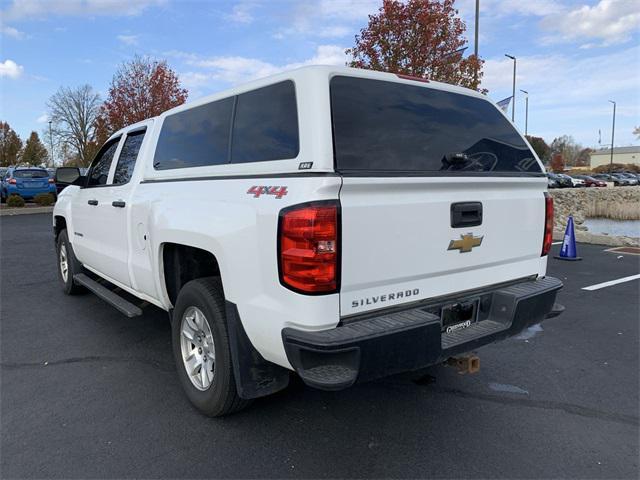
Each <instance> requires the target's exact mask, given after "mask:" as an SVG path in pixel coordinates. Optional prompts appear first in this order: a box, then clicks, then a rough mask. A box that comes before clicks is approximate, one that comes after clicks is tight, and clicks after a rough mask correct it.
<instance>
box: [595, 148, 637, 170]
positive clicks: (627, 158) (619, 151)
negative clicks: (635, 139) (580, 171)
mask: <svg viewBox="0 0 640 480" xmlns="http://www.w3.org/2000/svg"><path fill="white" fill-rule="evenodd" d="M609 162H611V149H610V148H603V149H600V150H596V151H595V152H592V153H591V163H590V165H591V168H595V167H598V166H600V165H609ZM613 163H633V164H636V165H640V146H633V147H615V148H614V149H613Z"/></svg>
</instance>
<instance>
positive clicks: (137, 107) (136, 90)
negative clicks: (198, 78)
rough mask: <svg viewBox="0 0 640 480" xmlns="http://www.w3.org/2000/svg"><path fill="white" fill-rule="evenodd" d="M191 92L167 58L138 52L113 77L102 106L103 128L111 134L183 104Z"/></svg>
mask: <svg viewBox="0 0 640 480" xmlns="http://www.w3.org/2000/svg"><path fill="white" fill-rule="evenodd" d="M188 95H189V92H188V91H187V90H186V89H185V88H182V87H181V85H180V80H179V79H178V76H177V75H176V74H175V72H174V71H173V70H171V68H169V66H168V65H167V62H166V61H165V60H162V61H158V60H151V59H150V58H148V57H140V56H137V55H136V56H135V57H134V58H133V60H131V61H129V62H125V63H123V64H122V65H121V66H120V68H119V69H118V71H117V72H116V74H115V75H114V76H113V79H112V80H111V86H110V87H109V96H108V98H107V100H106V101H105V102H104V104H103V105H102V110H101V118H102V121H103V128H104V129H105V131H106V132H108V133H109V134H110V133H113V132H115V131H116V130H119V129H120V128H122V127H125V126H127V125H131V124H133V123H136V122H139V121H141V120H145V119H147V118H150V117H155V116H156V115H159V114H161V113H162V112H164V111H166V110H169V109H170V108H173V107H177V106H178V105H182V104H183V103H184V102H185V101H186V100H187V96H188Z"/></svg>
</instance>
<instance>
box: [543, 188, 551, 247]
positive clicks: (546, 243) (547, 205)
mask: <svg viewBox="0 0 640 480" xmlns="http://www.w3.org/2000/svg"><path fill="white" fill-rule="evenodd" d="M552 241H553V198H552V197H551V195H549V193H547V192H544V237H543V238H542V254H541V256H542V257H544V256H545V255H547V254H548V253H549V250H551V242H552Z"/></svg>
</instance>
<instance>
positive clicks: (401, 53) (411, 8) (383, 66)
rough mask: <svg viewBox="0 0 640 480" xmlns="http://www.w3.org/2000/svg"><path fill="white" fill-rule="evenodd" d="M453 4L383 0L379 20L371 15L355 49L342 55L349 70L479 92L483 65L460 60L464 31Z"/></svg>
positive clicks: (470, 58)
mask: <svg viewBox="0 0 640 480" xmlns="http://www.w3.org/2000/svg"><path fill="white" fill-rule="evenodd" d="M453 3H454V0H443V1H437V0H409V1H407V2H400V1H398V0H384V1H383V4H382V7H380V10H379V12H378V14H377V15H369V25H367V27H366V28H363V29H362V30H360V35H356V38H355V43H356V44H355V46H354V47H353V48H350V49H348V50H347V51H346V53H347V54H348V55H351V57H352V60H351V62H348V63H347V65H348V66H351V67H355V68H366V69H369V70H380V71H384V72H392V73H400V74H405V75H412V76H415V77H422V78H429V79H432V80H436V81H439V82H445V83H450V84H453V85H461V86H463V87H467V88H472V89H475V90H477V89H478V86H479V85H480V80H481V79H482V64H483V63H484V60H481V59H480V58H476V57H475V55H471V56H468V57H466V58H464V57H463V52H462V51H460V50H461V49H462V48H463V47H464V46H465V43H466V39H465V37H464V32H465V31H466V26H465V24H464V22H463V21H462V20H461V19H460V18H459V17H458V16H457V15H458V11H457V10H456V9H455V8H454V7H453ZM476 70H477V76H476V75H475V74H476ZM484 92H486V90H484Z"/></svg>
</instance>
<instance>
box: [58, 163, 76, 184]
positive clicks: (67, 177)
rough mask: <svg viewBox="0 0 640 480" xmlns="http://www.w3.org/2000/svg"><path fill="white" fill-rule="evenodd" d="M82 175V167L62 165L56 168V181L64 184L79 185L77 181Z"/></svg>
mask: <svg viewBox="0 0 640 480" xmlns="http://www.w3.org/2000/svg"><path fill="white" fill-rule="evenodd" d="M80 176H81V175H80V169H79V168H77V167H60V168H58V169H56V174H55V177H54V181H55V182H56V183H60V184H63V185H78V184H77V183H75V182H76V181H77V180H78V178H80Z"/></svg>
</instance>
